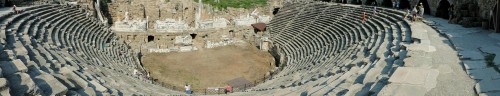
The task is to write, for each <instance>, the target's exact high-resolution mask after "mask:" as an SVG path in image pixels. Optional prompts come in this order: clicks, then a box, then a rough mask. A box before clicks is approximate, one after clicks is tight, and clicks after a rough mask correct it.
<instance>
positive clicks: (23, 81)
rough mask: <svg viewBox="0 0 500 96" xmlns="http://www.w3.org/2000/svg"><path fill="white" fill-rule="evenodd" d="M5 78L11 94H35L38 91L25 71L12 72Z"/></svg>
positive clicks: (15, 95) (17, 95) (18, 95)
mask: <svg viewBox="0 0 500 96" xmlns="http://www.w3.org/2000/svg"><path fill="white" fill-rule="evenodd" d="M7 80H8V81H9V87H10V89H11V91H10V94H11V95H14V96H22V95H25V94H31V95H36V94H39V93H40V92H39V89H38V87H37V86H36V84H35V82H33V80H32V79H31V78H30V76H29V75H28V74H26V73H19V72H18V73H14V74H12V75H11V76H8V77H7Z"/></svg>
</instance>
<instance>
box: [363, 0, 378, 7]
mask: <svg viewBox="0 0 500 96" xmlns="http://www.w3.org/2000/svg"><path fill="white" fill-rule="evenodd" d="M365 5H372V6H375V5H378V3H377V1H375V0H366V2H365Z"/></svg>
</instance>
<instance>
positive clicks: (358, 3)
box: [352, 0, 363, 5]
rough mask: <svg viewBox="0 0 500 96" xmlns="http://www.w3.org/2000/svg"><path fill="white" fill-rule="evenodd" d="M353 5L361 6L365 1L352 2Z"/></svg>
mask: <svg viewBox="0 0 500 96" xmlns="http://www.w3.org/2000/svg"><path fill="white" fill-rule="evenodd" d="M352 4H356V5H361V4H363V1H361V0H352Z"/></svg>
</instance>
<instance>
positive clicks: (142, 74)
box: [133, 69, 150, 80]
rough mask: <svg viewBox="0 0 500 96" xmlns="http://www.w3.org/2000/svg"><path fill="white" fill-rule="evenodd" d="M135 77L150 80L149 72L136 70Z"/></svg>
mask: <svg viewBox="0 0 500 96" xmlns="http://www.w3.org/2000/svg"><path fill="white" fill-rule="evenodd" d="M133 74H134V75H138V76H139V77H143V78H144V79H146V80H149V79H150V76H149V72H139V71H138V70H137V69H134V73H133Z"/></svg>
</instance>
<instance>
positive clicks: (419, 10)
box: [405, 3, 425, 22]
mask: <svg viewBox="0 0 500 96" xmlns="http://www.w3.org/2000/svg"><path fill="white" fill-rule="evenodd" d="M424 10H425V9H424V6H423V5H422V3H420V5H419V6H414V7H413V8H412V10H411V11H410V9H406V15H405V19H407V18H408V17H410V18H408V19H409V20H410V21H412V22H415V21H416V20H417V16H418V17H420V18H424ZM410 14H411V16H409V15H410Z"/></svg>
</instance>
